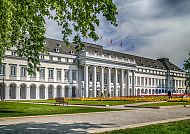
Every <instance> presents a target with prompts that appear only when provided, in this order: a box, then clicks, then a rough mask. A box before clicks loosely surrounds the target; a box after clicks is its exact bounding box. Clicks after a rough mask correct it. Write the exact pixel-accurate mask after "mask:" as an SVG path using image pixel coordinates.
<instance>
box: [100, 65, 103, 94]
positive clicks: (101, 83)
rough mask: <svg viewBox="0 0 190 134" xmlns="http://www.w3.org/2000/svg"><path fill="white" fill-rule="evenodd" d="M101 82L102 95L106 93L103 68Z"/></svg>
mask: <svg viewBox="0 0 190 134" xmlns="http://www.w3.org/2000/svg"><path fill="white" fill-rule="evenodd" d="M100 75H101V76H100V77H101V81H100V90H101V94H103V93H104V67H101V74H100Z"/></svg>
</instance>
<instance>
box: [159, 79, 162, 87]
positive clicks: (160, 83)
mask: <svg viewBox="0 0 190 134" xmlns="http://www.w3.org/2000/svg"><path fill="white" fill-rule="evenodd" d="M161 85H162V80H161V79H159V87H160V86H161Z"/></svg>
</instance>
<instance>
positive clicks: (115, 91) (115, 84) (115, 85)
mask: <svg viewBox="0 0 190 134" xmlns="http://www.w3.org/2000/svg"><path fill="white" fill-rule="evenodd" d="M117 77H118V74H117V68H115V79H114V80H115V81H114V96H115V97H117V96H118V93H117V83H118V81H117V80H118V78H117Z"/></svg>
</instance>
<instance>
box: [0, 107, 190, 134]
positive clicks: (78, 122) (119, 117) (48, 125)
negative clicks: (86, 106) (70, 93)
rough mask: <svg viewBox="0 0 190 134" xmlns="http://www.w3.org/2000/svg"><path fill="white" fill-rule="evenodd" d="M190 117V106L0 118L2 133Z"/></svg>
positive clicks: (81, 130) (83, 129)
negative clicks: (0, 119)
mask: <svg viewBox="0 0 190 134" xmlns="http://www.w3.org/2000/svg"><path fill="white" fill-rule="evenodd" d="M181 119H190V108H185V107H183V108H170V109H146V110H144V109H143V110H124V111H114V112H101V113H85V114H70V115H54V116H45V117H44V116H41V117H38V118H32V117H30V118H28V117H27V118H20V119H19V118H18V119H9V120H3V121H0V133H1V134H7V133H8V134H9V133H10V134H12V133H20V134H25V133H27V134H33V133H35V134H41V133H47V134H50V133H56V134H61V133H67V134H85V133H94V132H103V131H111V130H116V129H121V128H122V129H123V128H128V127H138V126H144V125H148V124H155V123H163V122H168V121H174V120H181Z"/></svg>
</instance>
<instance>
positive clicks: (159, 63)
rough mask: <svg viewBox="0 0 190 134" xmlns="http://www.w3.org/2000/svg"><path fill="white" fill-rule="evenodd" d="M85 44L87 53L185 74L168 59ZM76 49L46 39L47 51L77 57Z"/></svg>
mask: <svg viewBox="0 0 190 134" xmlns="http://www.w3.org/2000/svg"><path fill="white" fill-rule="evenodd" d="M84 44H85V51H88V52H94V53H97V54H104V55H111V57H120V58H127V59H135V61H136V63H137V65H138V66H142V67H149V68H155V69H164V70H173V71H181V72H184V71H183V70H182V69H180V68H179V67H177V66H176V65H174V64H173V63H171V62H170V61H169V59H167V58H161V59H150V58H146V57H141V56H136V55H130V54H126V53H121V52H116V51H111V50H106V49H103V46H100V45H96V44H91V43H85V42H84ZM75 47H76V44H74V43H70V45H69V47H67V46H66V44H65V43H63V41H59V40H55V39H49V38H47V39H46V49H47V50H48V51H49V52H55V48H59V53H62V54H71V51H72V52H73V53H72V55H77V53H76V50H75Z"/></svg>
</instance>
